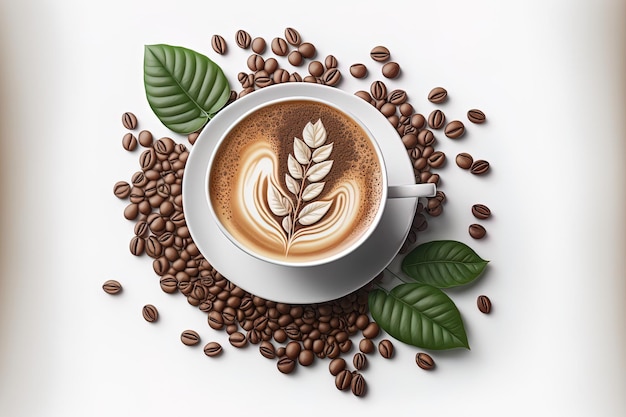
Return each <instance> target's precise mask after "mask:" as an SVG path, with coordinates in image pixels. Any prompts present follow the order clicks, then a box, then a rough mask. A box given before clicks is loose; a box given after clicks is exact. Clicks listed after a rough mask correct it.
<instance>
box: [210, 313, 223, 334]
mask: <svg viewBox="0 0 626 417" xmlns="http://www.w3.org/2000/svg"><path fill="white" fill-rule="evenodd" d="M208 322H209V327H211V328H212V329H214V330H221V329H223V328H224V318H223V317H222V313H220V312H219V311H216V310H213V311H211V312H210V313H209V317H208Z"/></svg>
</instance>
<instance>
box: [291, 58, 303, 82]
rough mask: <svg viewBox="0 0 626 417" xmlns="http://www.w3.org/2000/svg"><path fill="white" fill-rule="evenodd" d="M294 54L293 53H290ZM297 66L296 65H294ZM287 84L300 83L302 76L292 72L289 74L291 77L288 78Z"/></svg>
mask: <svg viewBox="0 0 626 417" xmlns="http://www.w3.org/2000/svg"><path fill="white" fill-rule="evenodd" d="M292 52H294V51H292ZM298 53H299V52H298ZM296 66H297V65H296ZM289 82H292V83H299V82H302V76H301V75H300V74H298V73H297V72H293V73H291V75H290V76H289Z"/></svg>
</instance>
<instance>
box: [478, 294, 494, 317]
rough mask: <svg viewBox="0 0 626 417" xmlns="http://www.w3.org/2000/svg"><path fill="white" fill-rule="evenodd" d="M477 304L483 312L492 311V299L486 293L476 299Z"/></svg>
mask: <svg viewBox="0 0 626 417" xmlns="http://www.w3.org/2000/svg"><path fill="white" fill-rule="evenodd" d="M476 304H477V305H478V309H479V310H480V312H481V313H485V314H489V313H491V300H490V299H489V297H487V296H486V295H480V296H478V298H477V299H476Z"/></svg>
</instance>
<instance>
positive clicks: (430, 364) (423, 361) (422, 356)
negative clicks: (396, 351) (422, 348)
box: [415, 352, 435, 371]
mask: <svg viewBox="0 0 626 417" xmlns="http://www.w3.org/2000/svg"><path fill="white" fill-rule="evenodd" d="M415 362H416V363H417V366H419V367H420V368H422V369H425V370H427V371H428V370H431V369H433V368H434V367H435V361H434V360H433V358H432V357H431V356H430V355H429V354H428V353H424V352H419V353H418V354H416V355H415Z"/></svg>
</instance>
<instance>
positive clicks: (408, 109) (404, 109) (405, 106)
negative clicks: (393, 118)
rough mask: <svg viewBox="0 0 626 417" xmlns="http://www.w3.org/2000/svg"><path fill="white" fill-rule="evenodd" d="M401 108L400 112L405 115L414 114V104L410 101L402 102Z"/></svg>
mask: <svg viewBox="0 0 626 417" xmlns="http://www.w3.org/2000/svg"><path fill="white" fill-rule="evenodd" d="M399 109H400V114H401V115H403V116H405V117H409V116H411V115H412V114H413V106H411V105H410V104H409V103H402V104H401V105H400V107H399Z"/></svg>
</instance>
